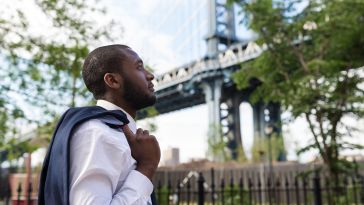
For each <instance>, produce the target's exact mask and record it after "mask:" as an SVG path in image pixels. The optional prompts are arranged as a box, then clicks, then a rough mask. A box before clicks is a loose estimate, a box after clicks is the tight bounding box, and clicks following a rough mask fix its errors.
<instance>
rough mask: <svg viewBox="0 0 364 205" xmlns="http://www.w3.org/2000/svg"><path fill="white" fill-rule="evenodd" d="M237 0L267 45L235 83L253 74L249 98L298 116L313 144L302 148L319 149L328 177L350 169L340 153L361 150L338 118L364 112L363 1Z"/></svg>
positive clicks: (243, 84)
mask: <svg viewBox="0 0 364 205" xmlns="http://www.w3.org/2000/svg"><path fill="white" fill-rule="evenodd" d="M231 2H232V1H231ZM235 2H236V3H238V4H239V5H240V6H241V7H242V8H243V12H244V13H245V23H246V25H247V26H248V28H250V29H251V30H253V31H254V32H255V33H256V34H257V39H256V42H257V43H258V44H259V45H261V46H262V48H264V49H265V51H264V52H263V53H262V55H260V56H259V57H258V58H257V59H255V60H253V61H251V62H248V63H244V64H243V65H242V68H241V70H239V71H238V72H237V73H236V74H235V76H234V81H235V82H236V83H237V85H238V87H239V88H240V89H243V88H246V87H249V85H250V81H251V79H258V80H259V81H260V82H261V83H262V84H261V85H260V86H259V87H258V88H257V89H256V90H255V91H254V93H253V94H252V96H251V100H252V101H258V100H260V99H263V100H264V101H265V102H271V101H273V102H278V103H280V104H281V105H282V108H283V109H284V110H287V111H290V112H291V113H292V114H293V118H297V117H300V116H304V117H305V118H306V120H307V122H308V124H309V128H310V131H311V133H312V135H313V138H314V142H313V143H312V144H311V145H309V146H307V147H305V148H303V149H302V151H307V150H310V149H316V150H318V152H319V153H320V156H321V157H322V159H323V162H324V163H325V164H326V165H327V167H328V168H329V171H330V173H331V174H335V173H340V172H345V171H348V166H349V167H350V164H348V162H347V161H345V160H344V159H341V158H340V156H339V155H340V152H341V151H343V150H345V149H357V148H362V146H361V145H356V144H352V143H350V142H348V141H347V140H346V139H347V138H345V137H344V136H350V133H351V132H355V128H354V127H350V125H347V124H345V123H344V121H343V118H344V117H346V116H351V117H355V118H361V117H363V116H364V106H363V102H364V89H363V86H362V84H363V77H364V76H363V70H364V69H363V67H361V66H363V65H364V58H363V56H364V35H363V33H364V13H363V10H364V0H346V1H341V0H306V1H303V0H302V1H301V0H260V1H248V0H246V1H244V0H239V1H235ZM360 67H361V68H360ZM302 137H305V136H302Z"/></svg>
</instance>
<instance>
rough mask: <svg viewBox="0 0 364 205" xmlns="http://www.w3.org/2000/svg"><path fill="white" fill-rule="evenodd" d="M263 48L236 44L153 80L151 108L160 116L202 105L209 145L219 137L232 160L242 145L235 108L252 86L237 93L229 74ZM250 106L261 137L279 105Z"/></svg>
mask: <svg viewBox="0 0 364 205" xmlns="http://www.w3.org/2000/svg"><path fill="white" fill-rule="evenodd" d="M265 47H266V46H264V45H263V46H258V45H257V44H256V43H255V42H254V41H250V42H245V43H237V44H234V45H232V46H230V47H229V48H228V49H226V50H225V51H223V52H220V53H218V54H217V55H215V57H214V58H204V59H200V60H198V61H195V62H192V63H189V64H187V65H184V66H181V67H178V68H176V69H173V70H171V71H169V72H167V73H164V74H162V75H159V76H157V77H156V78H155V79H154V84H155V88H156V96H157V103H156V105H155V108H156V109H157V111H158V112H159V114H164V113H168V112H172V111H176V110H181V109H184V108H187V107H192V106H196V105H199V104H203V103H206V104H207V107H208V116H206V117H208V118H207V119H208V120H209V134H208V135H209V139H210V140H212V143H219V142H221V137H223V138H224V140H225V142H227V146H228V147H229V149H230V150H231V151H232V153H231V154H232V157H233V158H234V159H236V157H237V153H238V150H237V149H239V145H241V143H242V142H241V141H242V140H241V133H240V110H239V106H240V104H241V102H243V101H248V98H249V95H250V93H251V91H252V90H253V89H254V87H255V86H254V85H253V86H252V87H251V88H248V89H246V90H243V91H239V90H237V89H236V86H235V84H234V82H233V80H232V75H233V73H234V72H235V71H236V70H238V69H240V65H241V64H242V63H244V62H247V61H250V60H253V59H255V58H257V57H258V56H259V55H261V53H262V52H263V51H264V50H265V49H266V48H265ZM252 107H253V119H254V135H255V136H264V135H265V134H264V128H265V127H266V126H267V123H275V122H277V121H279V120H280V111H279V106H277V105H273V106H267V105H264V104H262V103H257V104H255V105H252ZM267 113H268V114H267ZM267 115H268V118H269V119H268V120H266V119H267ZM144 117H146V112H140V113H139V115H138V118H139V119H140V118H144ZM216 128H218V129H219V128H221V130H222V131H221V132H222V133H221V134H222V136H221V135H219V132H216ZM240 147H241V146H240Z"/></svg>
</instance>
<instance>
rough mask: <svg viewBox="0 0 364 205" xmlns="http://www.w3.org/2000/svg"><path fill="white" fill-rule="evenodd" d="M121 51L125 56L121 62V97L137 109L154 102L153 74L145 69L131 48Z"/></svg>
mask: <svg viewBox="0 0 364 205" xmlns="http://www.w3.org/2000/svg"><path fill="white" fill-rule="evenodd" d="M123 52H125V54H126V56H127V57H126V58H125V60H124V61H123V63H122V64H123V69H122V76H123V80H124V96H123V97H124V98H125V100H127V101H128V102H130V103H131V105H132V106H133V107H134V108H135V109H137V110H139V109H142V108H145V107H148V106H151V105H153V104H154V103H155V102H156V96H155V94H154V85H153V83H152V80H153V79H154V76H153V74H152V73H150V72H149V71H147V70H146V69H145V67H144V64H143V61H142V60H141V59H140V57H139V56H138V54H137V53H135V52H134V51H133V50H131V49H126V50H124V51H123Z"/></svg>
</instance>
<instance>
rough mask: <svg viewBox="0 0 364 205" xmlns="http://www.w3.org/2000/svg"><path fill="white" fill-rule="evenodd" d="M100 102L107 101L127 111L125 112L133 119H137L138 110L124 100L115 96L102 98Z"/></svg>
mask: <svg viewBox="0 0 364 205" xmlns="http://www.w3.org/2000/svg"><path fill="white" fill-rule="evenodd" d="M100 100H106V101H108V102H111V103H113V104H114V105H116V106H118V107H120V108H122V109H123V110H125V112H127V113H128V114H129V115H130V116H131V117H132V118H134V119H135V116H136V112H137V110H136V109H134V108H133V106H131V105H130V103H128V102H126V101H125V100H124V99H122V98H117V97H113V96H105V97H103V98H100Z"/></svg>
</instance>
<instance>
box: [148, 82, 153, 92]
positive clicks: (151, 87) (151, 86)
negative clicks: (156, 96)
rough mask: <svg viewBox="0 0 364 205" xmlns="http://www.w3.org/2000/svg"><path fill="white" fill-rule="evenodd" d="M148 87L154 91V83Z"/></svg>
mask: <svg viewBox="0 0 364 205" xmlns="http://www.w3.org/2000/svg"><path fill="white" fill-rule="evenodd" d="M148 88H149V90H151V91H152V92H154V85H153V84H150V85H149V86H148Z"/></svg>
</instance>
